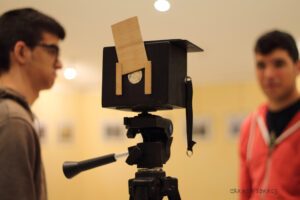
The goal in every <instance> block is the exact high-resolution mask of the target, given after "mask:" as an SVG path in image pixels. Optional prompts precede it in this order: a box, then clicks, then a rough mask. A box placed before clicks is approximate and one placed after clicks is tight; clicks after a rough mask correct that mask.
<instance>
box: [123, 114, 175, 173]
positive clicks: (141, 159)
mask: <svg viewBox="0 0 300 200" xmlns="http://www.w3.org/2000/svg"><path fill="white" fill-rule="evenodd" d="M124 124H125V125H126V128H127V129H128V131H127V137H128V138H135V136H136V134H138V133H140V134H141V135H142V138H143V142H142V143H139V144H137V146H132V147H129V148H128V150H129V156H128V158H127V160H126V162H127V164H129V165H134V164H136V165H137V167H138V168H148V169H150V168H155V167H162V165H163V164H165V163H166V162H167V161H168V160H169V158H170V148H171V144H172V141H173V137H171V135H172V133H173V124H172V122H171V120H169V119H165V118H162V117H160V116H156V115H151V114H148V113H147V112H143V113H142V114H139V115H138V116H136V117H133V118H127V117H125V118H124Z"/></svg>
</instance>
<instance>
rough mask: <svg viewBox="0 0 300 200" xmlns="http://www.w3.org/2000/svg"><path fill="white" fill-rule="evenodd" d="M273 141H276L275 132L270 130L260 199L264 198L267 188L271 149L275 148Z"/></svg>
mask: <svg viewBox="0 0 300 200" xmlns="http://www.w3.org/2000/svg"><path fill="white" fill-rule="evenodd" d="M275 141H276V136H275V133H274V132H272V133H271V134H270V145H269V153H268V159H267V166H266V172H265V177H264V182H263V187H262V191H261V196H260V199H261V200H264V199H265V195H266V189H267V187H268V183H269V177H270V167H271V157H272V153H273V150H274V148H275V145H276V143H275Z"/></svg>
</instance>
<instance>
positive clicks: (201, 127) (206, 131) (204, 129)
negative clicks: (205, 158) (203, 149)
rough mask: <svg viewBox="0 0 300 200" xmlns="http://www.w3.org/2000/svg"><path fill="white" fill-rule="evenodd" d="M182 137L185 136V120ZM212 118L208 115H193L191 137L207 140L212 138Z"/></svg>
mask: <svg viewBox="0 0 300 200" xmlns="http://www.w3.org/2000/svg"><path fill="white" fill-rule="evenodd" d="M183 127H184V131H183V133H184V137H186V121H185V120H184V126H183ZM212 129H213V128H212V118H211V117H210V116H208V115H195V116H194V120H193V139H194V140H195V141H208V140H211V139H212V138H213V130H212Z"/></svg>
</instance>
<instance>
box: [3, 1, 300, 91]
mask: <svg viewBox="0 0 300 200" xmlns="http://www.w3.org/2000/svg"><path fill="white" fill-rule="evenodd" d="M169 1H170V3H171V9H170V11H169V12H166V13H159V12H157V11H156V10H155V9H154V7H153V3H154V0H127V1H125V0H106V1H105V0H86V1H84V0H64V1H63V0H51V1H50V0H0V13H3V12H5V11H7V10H9V9H14V8H20V7H33V8H36V9H39V10H40V11H42V12H45V13H46V14H49V15H51V16H53V17H54V18H56V19H57V20H58V21H59V22H61V24H62V25H63V26H64V27H65V29H66V31H67V37H66V39H65V41H64V42H63V43H62V45H61V48H62V54H61V59H62V60H63V61H64V65H65V66H73V67H76V68H77V69H78V71H79V76H78V80H77V83H78V82H79V83H80V84H85V85H86V86H91V85H92V84H100V83H101V67H102V64H101V63H102V49H103V47H105V46H112V45H113V38H112V33H111V29H110V26H111V25H112V24H114V23H116V22H119V21H122V20H124V19H127V18H129V17H132V16H138V18H139V23H140V26H141V30H142V35H143V39H144V40H160V39H174V38H181V39H187V40H190V41H191V42H193V43H194V44H196V45H198V46H200V47H201V48H203V49H204V50H205V51H204V52H203V53H191V54H189V59H188V73H189V75H191V76H192V78H193V81H194V82H196V83H198V84H200V83H214V82H227V81H230V82H236V81H241V80H252V79H254V78H255V77H254V67H253V45H254V42H255V40H256V38H257V37H258V36H260V35H261V34H262V33H264V32H265V31H269V30H271V29H274V28H278V29H281V30H285V31H288V32H290V33H292V35H294V37H295V39H297V40H298V41H299V40H300V23H299V19H300V0H226V1H225V0H206V1H204V0H169Z"/></svg>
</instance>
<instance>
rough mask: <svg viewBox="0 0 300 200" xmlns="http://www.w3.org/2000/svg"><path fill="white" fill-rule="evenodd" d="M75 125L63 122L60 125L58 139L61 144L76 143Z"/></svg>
mask: <svg viewBox="0 0 300 200" xmlns="http://www.w3.org/2000/svg"><path fill="white" fill-rule="evenodd" d="M74 131H75V130H74V123H73V122H72V121H61V122H59V123H58V129H57V138H58V142H59V143H72V142H73V141H74Z"/></svg>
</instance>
